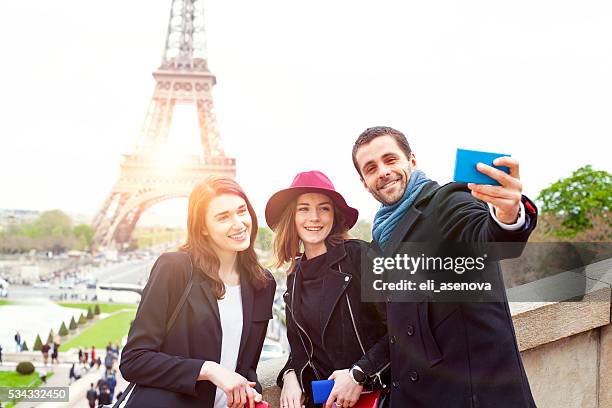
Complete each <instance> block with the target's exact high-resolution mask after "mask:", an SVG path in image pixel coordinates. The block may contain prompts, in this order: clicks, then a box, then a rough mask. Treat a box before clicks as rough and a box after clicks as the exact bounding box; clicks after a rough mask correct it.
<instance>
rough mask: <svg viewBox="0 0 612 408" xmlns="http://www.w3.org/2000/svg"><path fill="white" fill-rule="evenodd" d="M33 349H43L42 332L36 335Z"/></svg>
mask: <svg viewBox="0 0 612 408" xmlns="http://www.w3.org/2000/svg"><path fill="white" fill-rule="evenodd" d="M32 350H33V351H40V350H42V340H41V339H40V334H37V335H36V340H34V346H33V347H32Z"/></svg>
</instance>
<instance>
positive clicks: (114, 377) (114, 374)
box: [106, 370, 117, 399]
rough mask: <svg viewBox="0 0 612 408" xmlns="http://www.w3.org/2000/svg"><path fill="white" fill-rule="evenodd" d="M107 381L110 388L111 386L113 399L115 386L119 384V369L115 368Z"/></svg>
mask: <svg viewBox="0 0 612 408" xmlns="http://www.w3.org/2000/svg"><path fill="white" fill-rule="evenodd" d="M106 382H107V383H108V388H110V395H111V399H112V398H113V395H114V394H115V387H116V386H117V371H116V370H113V371H112V372H111V374H110V375H107V377H106Z"/></svg>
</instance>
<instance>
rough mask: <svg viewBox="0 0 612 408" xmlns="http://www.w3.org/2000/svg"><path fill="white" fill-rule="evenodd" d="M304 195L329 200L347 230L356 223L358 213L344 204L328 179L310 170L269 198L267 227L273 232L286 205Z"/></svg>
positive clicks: (340, 195)
mask: <svg viewBox="0 0 612 408" xmlns="http://www.w3.org/2000/svg"><path fill="white" fill-rule="evenodd" d="M304 193H321V194H325V195H326V196H328V197H329V198H331V199H332V201H333V202H334V204H335V205H336V208H337V209H338V210H340V211H342V214H344V225H345V226H346V228H347V229H351V228H352V227H353V225H355V223H356V222H357V218H358V217H359V211H357V210H356V209H355V208H353V207H350V206H349V205H348V204H347V203H346V200H345V199H344V197H342V194H340V193H338V192H337V191H336V188H335V187H334V185H333V183H332V182H331V180H330V179H329V177H327V176H326V175H325V174H323V173H322V172H320V171H317V170H311V171H305V172H302V173H298V174H297V175H296V176H295V178H294V179H293V182H292V183H291V185H290V186H289V188H286V189H284V190H280V191H278V192H276V193H274V195H272V197H270V199H269V200H268V203H267V204H266V222H267V223H268V226H269V227H270V228H271V229H273V230H274V229H275V228H276V224H278V221H279V220H280V217H281V215H282V214H283V211H284V210H285V208H286V207H287V204H289V202H290V201H291V200H292V199H294V198H295V197H297V196H299V195H300V194H304Z"/></svg>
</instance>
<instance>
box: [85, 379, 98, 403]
mask: <svg viewBox="0 0 612 408" xmlns="http://www.w3.org/2000/svg"><path fill="white" fill-rule="evenodd" d="M97 399H98V392H97V391H96V389H95V388H94V384H93V383H91V384H90V385H89V390H88V391H87V402H88V403H89V408H95V406H96V400H97Z"/></svg>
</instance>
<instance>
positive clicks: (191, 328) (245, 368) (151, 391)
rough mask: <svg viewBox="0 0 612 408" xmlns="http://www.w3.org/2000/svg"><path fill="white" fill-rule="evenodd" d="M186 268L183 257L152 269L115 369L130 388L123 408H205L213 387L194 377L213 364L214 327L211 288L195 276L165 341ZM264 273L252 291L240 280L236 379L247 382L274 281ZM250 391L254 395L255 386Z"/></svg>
mask: <svg viewBox="0 0 612 408" xmlns="http://www.w3.org/2000/svg"><path fill="white" fill-rule="evenodd" d="M190 268H191V263H190V260H189V256H188V255H187V253H184V252H169V253H165V254H163V255H161V256H160V257H159V258H158V259H157V261H156V262H155V265H154V266H153V269H152V271H151V275H150V277H149V281H148V282H147V285H146V286H145V288H144V291H143V294H142V299H141V302H140V305H139V306H138V311H137V312H136V318H135V320H134V322H133V323H132V327H131V328H130V332H129V335H128V341H127V344H126V345H125V347H124V348H123V352H122V355H121V362H120V365H119V369H120V370H121V374H122V375H123V377H124V378H125V379H126V380H128V381H130V382H134V383H136V384H137V386H136V387H135V389H134V392H133V395H132V396H131V397H130V399H129V403H128V406H129V407H148V408H150V407H164V408H167V407H211V408H212V407H213V404H214V399H215V391H216V387H215V385H214V384H213V383H212V382H210V381H197V378H198V375H199V374H200V368H201V367H202V364H204V362H205V361H207V360H210V361H215V362H219V360H220V358H221V340H222V332H221V323H220V319H219V309H218V306H217V299H216V297H215V295H214V294H213V291H212V287H211V286H210V284H209V283H208V281H207V280H206V279H205V278H204V277H203V276H202V274H201V273H199V272H198V270H197V269H194V271H193V277H194V283H193V287H192V289H191V292H190V294H189V297H188V298H187V301H186V302H185V304H184V305H183V307H182V309H181V311H180V313H179V315H178V317H177V318H176V321H175V323H174V325H173V326H172V328H171V329H170V331H169V332H168V334H167V335H166V322H167V321H168V319H169V318H170V316H171V314H172V312H173V311H174V308H175V306H176V305H177V304H178V301H179V299H180V297H181V295H182V294H183V291H184V289H185V287H186V286H187V283H188V281H189V276H190V274H189V271H190ZM266 274H267V277H268V279H269V283H268V285H267V286H266V287H265V288H263V289H261V290H259V291H256V290H255V289H254V288H253V286H251V284H250V282H249V281H248V280H247V279H246V278H243V277H242V276H241V277H240V286H241V292H242V313H243V327H242V337H241V340H240V351H239V353H238V362H237V367H236V372H237V373H239V374H240V375H242V376H244V377H245V378H247V379H248V380H250V381H255V382H257V374H256V368H257V362H258V361H259V356H260V354H261V349H262V346H263V342H264V339H265V336H266V329H267V326H268V320H269V319H271V318H272V302H273V300H274V293H275V290H276V283H275V281H274V278H273V277H272V275H271V274H270V272H268V271H266ZM257 388H258V390H259V391H260V392H261V385H260V384H259V382H257Z"/></svg>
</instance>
